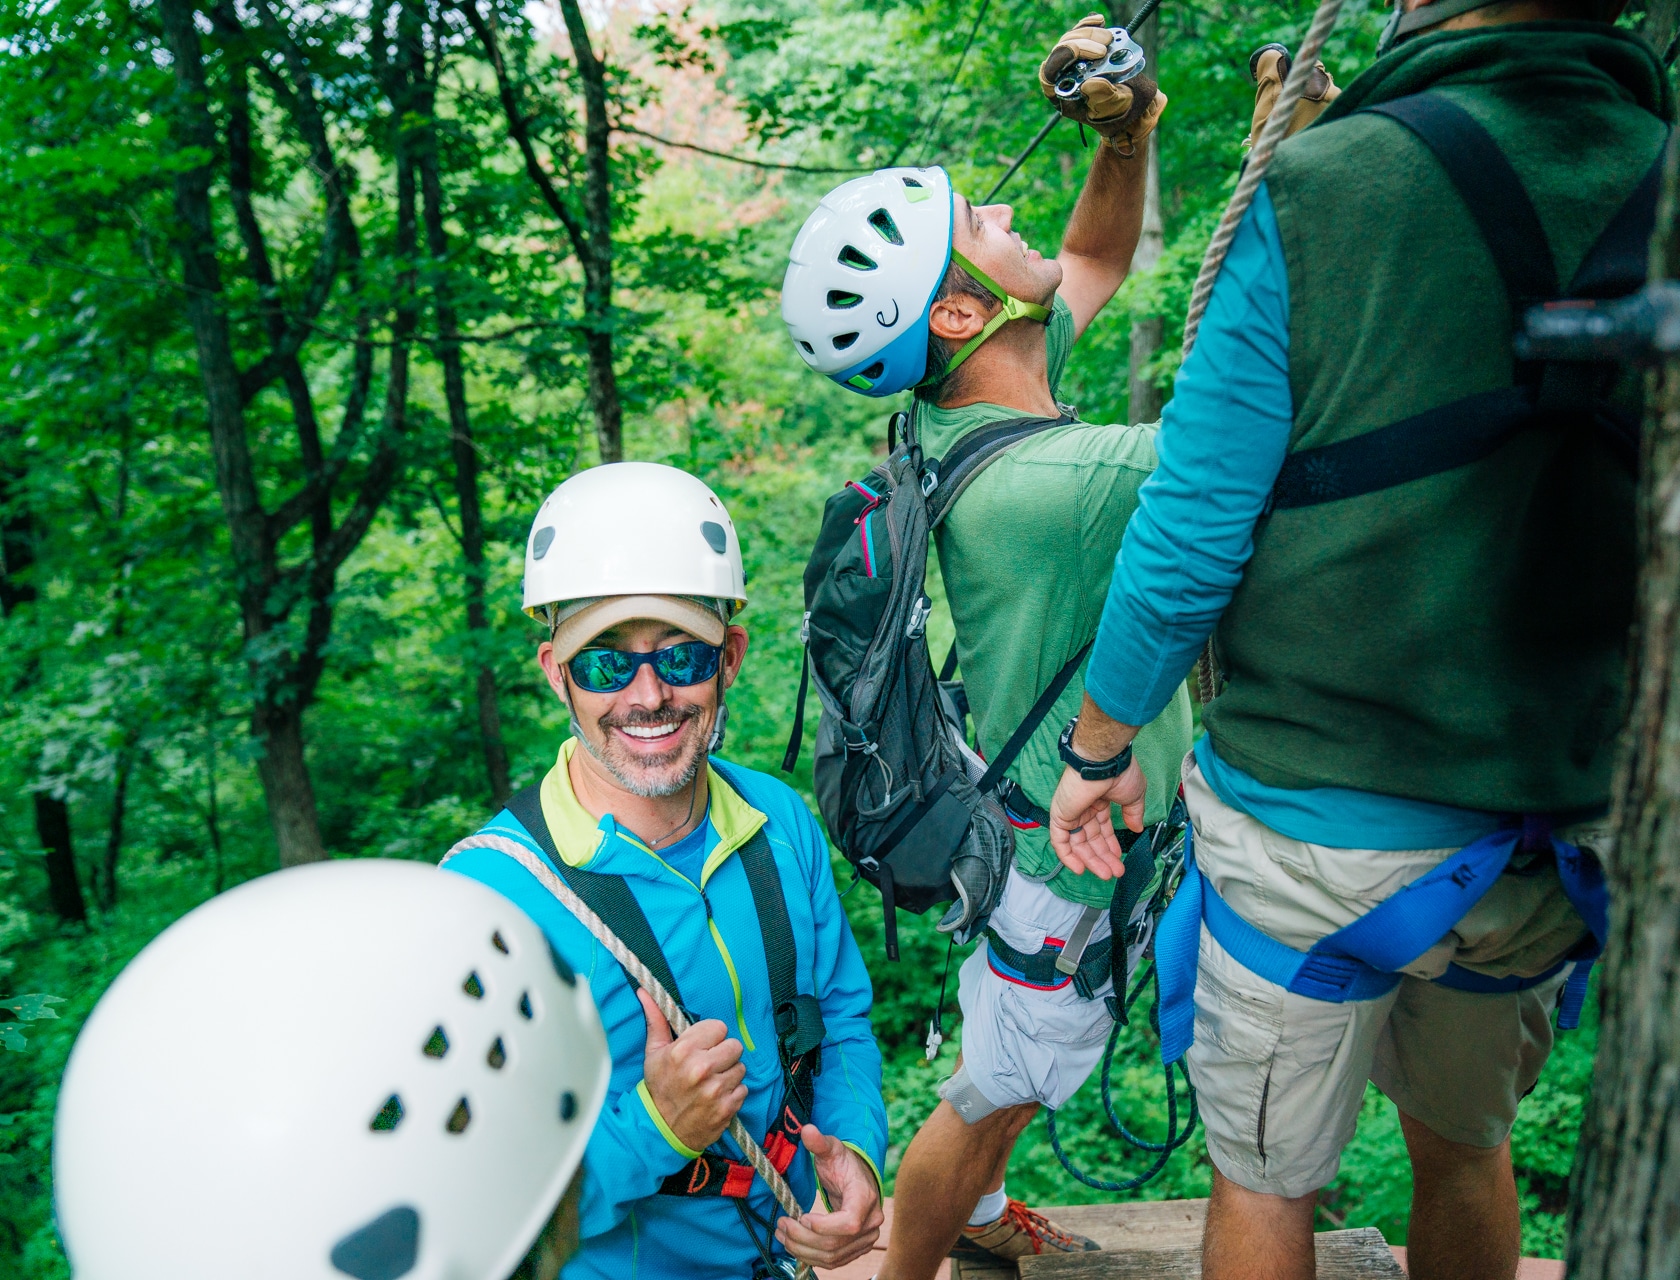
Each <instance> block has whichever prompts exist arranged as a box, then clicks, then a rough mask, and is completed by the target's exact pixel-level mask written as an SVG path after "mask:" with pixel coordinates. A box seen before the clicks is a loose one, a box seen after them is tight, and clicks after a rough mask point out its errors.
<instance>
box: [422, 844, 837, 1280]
mask: <svg viewBox="0 0 1680 1280" xmlns="http://www.w3.org/2000/svg"><path fill="white" fill-rule="evenodd" d="M468 849H494V850H495V851H496V852H497V853H504V854H506V855H507V856H508V857H510V858H512V859H513V860H514V861H515V862H517V863H518V864H519V865H520V866H522V867H524V868H525V870H527V871H529V872H530V873H531V874H532V875H533V876H535V877H536V878H537V880H538V882H539V883H540V884H541V885H542V887H543V888H545V889H547V890H548V891H549V892H550V893H552V894H553V895H554V896H555V897H556V898H558V899H559V900H560V904H561V905H562V906H563V907H565V908H566V910H568V911H570V912H571V913H572V915H574V916H576V917H577V920H578V923H579V924H581V925H582V926H583V927H584V928H585V929H587V930H589V932H590V935H591V936H592V937H593V938H594V939H595V941H597V942H599V943H600V944H601V945H602V946H603V947H605V948H606V949H607V951H608V952H609V953H610V954H611V955H612V958H613V959H614V960H617V961H618V962H619V963H620V964H621V965H623V966H624V967H625V969H626V970H628V971H629V973H630V976H631V977H632V978H634V979H635V980H636V982H637V983H638V984H639V985H640V986H641V988H642V989H643V990H644V991H646V992H647V993H648V994H649V995H650V996H652V997H653V1002H654V1004H656V1005H658V1006H659V1012H661V1013H662V1014H664V1015H665V1020H666V1021H667V1022H669V1023H670V1024H671V1033H672V1034H673V1035H679V1036H680V1035H681V1034H682V1033H683V1032H685V1031H687V1030H688V1028H689V1027H690V1025H692V1024H691V1023H690V1022H689V1020H688V1015H687V1014H685V1013H684V1012H683V1011H682V1006H680V1005H679V1004H678V1003H677V1002H676V1000H675V999H673V998H672V996H671V993H670V992H669V991H667V990H665V988H664V986H663V985H662V984H661V983H660V981H659V979H658V978H656V977H654V976H653V972H652V970H650V969H649V968H648V967H647V966H646V965H645V964H643V963H642V962H641V960H640V959H639V958H638V957H637V955H636V953H635V952H634V951H632V950H630V948H629V947H627V946H625V945H624V943H622V942H621V941H619V938H618V935H617V934H615V933H614V932H613V931H612V930H611V929H609V928H608V927H607V922H606V921H605V920H603V919H601V917H600V916H598V915H596V914H595V913H594V912H593V911H591V910H590V909H589V906H588V904H587V903H585V902H584V900H583V899H582V898H580V897H578V896H577V894H576V893H574V892H572V888H571V886H570V885H568V884H567V883H566V882H565V881H564V880H562V879H561V878H560V877H559V876H558V875H556V874H555V873H554V868H552V867H550V866H549V865H548V863H546V862H544V861H543V860H542V859H541V858H539V857H538V856H537V855H536V854H535V853H533V852H531V850H529V849H527V848H526V847H525V846H524V845H522V844H520V843H519V841H517V840H513V839H510V838H509V837H507V836H498V835H494V834H492V833H490V832H483V831H481V832H479V833H478V834H477V835H471V836H468V837H467V838H466V839H465V840H462V841H461V842H460V843H458V844H456V845H455V847H454V848H452V849H450V851H449V852H448V853H446V854H444V855H443V858H442V860H441V861H439V863H438V865H439V866H440V867H441V866H443V865H444V864H445V863H447V862H448V861H449V860H450V859H451V858H453V857H454V856H455V855H456V854H458V853H465V852H466V851H467V850H468ZM729 1136H730V1137H731V1138H734V1139H735V1142H736V1144H737V1145H738V1146H739V1147H740V1148H741V1153H742V1154H743V1155H745V1156H746V1158H747V1163H748V1164H750V1165H751V1166H752V1167H753V1172H755V1173H756V1174H758V1176H759V1177H761V1178H763V1179H764V1181H765V1184H766V1185H767V1186H768V1187H769V1188H770V1193H771V1194H772V1195H774V1196H775V1197H776V1203H777V1204H779V1205H781V1207H782V1212H783V1213H785V1214H787V1215H788V1217H790V1218H793V1219H794V1220H795V1221H797V1220H798V1219H799V1217H800V1216H801V1214H802V1213H803V1212H804V1210H803V1209H801V1208H800V1206H799V1201H798V1200H796V1199H795V1198H794V1195H793V1189H792V1188H791V1187H789V1186H788V1184H787V1179H785V1178H783V1177H782V1175H781V1174H780V1173H778V1172H777V1171H776V1166H775V1165H773V1164H771V1163H770V1157H769V1156H767V1155H765V1154H764V1149H763V1148H762V1147H760V1146H759V1145H758V1143H757V1142H755V1141H754V1140H753V1136H752V1135H751V1134H750V1133H748V1132H747V1129H746V1126H745V1125H743V1124H742V1123H741V1121H740V1119H739V1117H737V1118H735V1119H732V1120H730V1122H729ZM810 1275H811V1268H810V1266H809V1264H807V1263H804V1262H801V1263H800V1264H799V1272H798V1276H799V1280H809V1277H810Z"/></svg>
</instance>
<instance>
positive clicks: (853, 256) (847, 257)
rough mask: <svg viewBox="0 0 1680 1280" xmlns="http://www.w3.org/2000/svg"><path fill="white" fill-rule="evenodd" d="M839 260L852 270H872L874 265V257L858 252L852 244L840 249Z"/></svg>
mask: <svg viewBox="0 0 1680 1280" xmlns="http://www.w3.org/2000/svg"><path fill="white" fill-rule="evenodd" d="M840 261H841V263H842V264H843V265H844V266H848V267H851V268H852V269H853V270H854V271H873V270H875V267H876V265H877V264H876V262H875V259H873V258H871V257H869V256H867V255H866V254H863V253H861V252H859V251H858V250H857V249H856V248H855V247H854V246H852V245H847V246H846V247H845V248H844V249H842V250H840Z"/></svg>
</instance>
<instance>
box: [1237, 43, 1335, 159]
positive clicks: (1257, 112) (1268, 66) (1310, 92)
mask: <svg viewBox="0 0 1680 1280" xmlns="http://www.w3.org/2000/svg"><path fill="white" fill-rule="evenodd" d="M1293 65H1294V62H1293V60H1292V59H1291V58H1290V56H1289V50H1288V49H1286V48H1284V47H1283V46H1282V45H1281V44H1267V45H1262V46H1260V48H1258V49H1256V50H1255V51H1254V56H1253V57H1251V58H1250V59H1249V60H1248V74H1249V75H1250V76H1252V77H1253V78H1254V119H1253V121H1252V122H1251V123H1250V124H1249V127H1248V137H1246V138H1244V139H1243V146H1245V147H1252V146H1253V145H1254V140H1255V139H1256V138H1258V137H1259V136H1260V130H1261V129H1262V128H1264V127H1265V124H1266V121H1267V120H1269V119H1271V116H1272V108H1273V107H1275V106H1276V105H1277V100H1278V94H1280V93H1282V92H1283V82H1284V81H1285V80H1287V79H1288V78H1289V68H1290V67H1291V66H1293ZM1341 92H1342V91H1341V90H1340V89H1338V88H1337V87H1336V82H1335V81H1334V80H1332V79H1331V78H1330V73H1329V72H1328V71H1326V70H1325V69H1324V64H1323V63H1322V62H1319V63H1315V64H1313V72H1312V76H1311V78H1310V79H1309V80H1308V81H1307V90H1306V92H1305V93H1303V94H1302V95H1301V100H1300V101H1299V102H1297V103H1296V104H1295V114H1294V115H1293V116H1291V117H1290V120H1289V130H1288V132H1286V133H1285V134H1284V135H1283V136H1284V137H1286V138H1287V137H1289V136H1290V135H1291V134H1296V133H1299V132H1300V131H1301V130H1302V129H1305V128H1306V127H1307V126H1308V125H1309V124H1311V123H1312V122H1313V121H1314V120H1316V119H1318V118H1319V116H1321V115H1323V114H1324V109H1325V108H1326V107H1328V106H1329V105H1330V104H1331V103H1332V102H1334V101H1335V100H1336V99H1337V98H1338V97H1339V96H1340V95H1341Z"/></svg>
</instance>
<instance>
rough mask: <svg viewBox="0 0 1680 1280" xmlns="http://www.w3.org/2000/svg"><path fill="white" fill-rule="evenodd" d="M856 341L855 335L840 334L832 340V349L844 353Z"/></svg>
mask: <svg viewBox="0 0 1680 1280" xmlns="http://www.w3.org/2000/svg"><path fill="white" fill-rule="evenodd" d="M857 340H858V336H857V334H855V333H842V334H840V335H839V336H837V337H836V338H835V339H834V349H835V350H836V351H844V350H845V349H846V348H847V347H849V346H851V345H852V343H854V342H856V341H857Z"/></svg>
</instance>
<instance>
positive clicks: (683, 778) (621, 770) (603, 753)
mask: <svg viewBox="0 0 1680 1280" xmlns="http://www.w3.org/2000/svg"><path fill="white" fill-rule="evenodd" d="M699 718H700V712H699V710H698V708H696V709H695V710H694V711H693V712H692V713H691V714H688V715H680V716H677V717H676V718H675V719H674V720H673V719H672V717H670V716H668V715H657V714H656V715H653V716H645V717H644V716H626V717H623V718H614V719H612V720H611V722H610V723H609V721H608V719H607V718H605V717H604V718H603V719H602V720H601V721H599V722H598V723H597V724H596V729H597V730H598V731H599V732H600V734H601V742H600V743H599V744H598V743H596V742H595V741H594V740H593V738H592V737H591V735H589V734H587V733H582V732H578V733H577V735H576V736H577V740H578V741H579V742H581V743H582V744H583V749H584V750H585V751H587V752H589V754H590V755H592V756H594V757H595V759H596V760H598V761H600V763H601V766H602V767H603V768H604V769H606V771H607V772H608V773H610V774H612V776H613V779H614V780H615V781H616V782H617V783H618V785H619V786H621V787H623V788H624V789H625V790H626V791H628V792H629V793H630V794H631V795H633V796H640V797H641V798H642V799H644V800H662V799H664V798H665V797H666V796H674V795H676V794H677V793H678V792H681V791H685V790H687V789H688V788H689V787H690V786H691V785H693V782H694V779H695V777H696V776H698V774H699V772H700V769H701V767H702V766H703V765H704V764H705V762H706V750H705V739H704V737H702V738H701V740H700V745H698V746H697V747H696V748H694V749H693V751H692V752H691V753H690V755H689V757H688V759H687V760H683V761H681V762H680V764H679V762H678V761H677V760H673V761H671V765H678V767H677V769H676V772H674V773H666V772H664V769H665V768H669V767H670V766H669V765H667V766H664V767H661V766H660V765H657V764H654V765H647V764H638V765H634V766H633V765H632V764H631V763H630V762H629V761H628V760H626V759H624V758H622V757H621V756H620V755H619V753H618V752H616V751H613V750H612V749H611V748H610V747H608V746H606V745H605V744H606V743H608V742H610V741H611V737H610V735H611V732H612V730H613V729H614V728H618V727H621V726H623V725H632V724H633V725H657V724H673V723H676V724H684V723H686V722H687V721H689V720H698V719H699ZM683 749H684V748H678V750H683Z"/></svg>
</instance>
